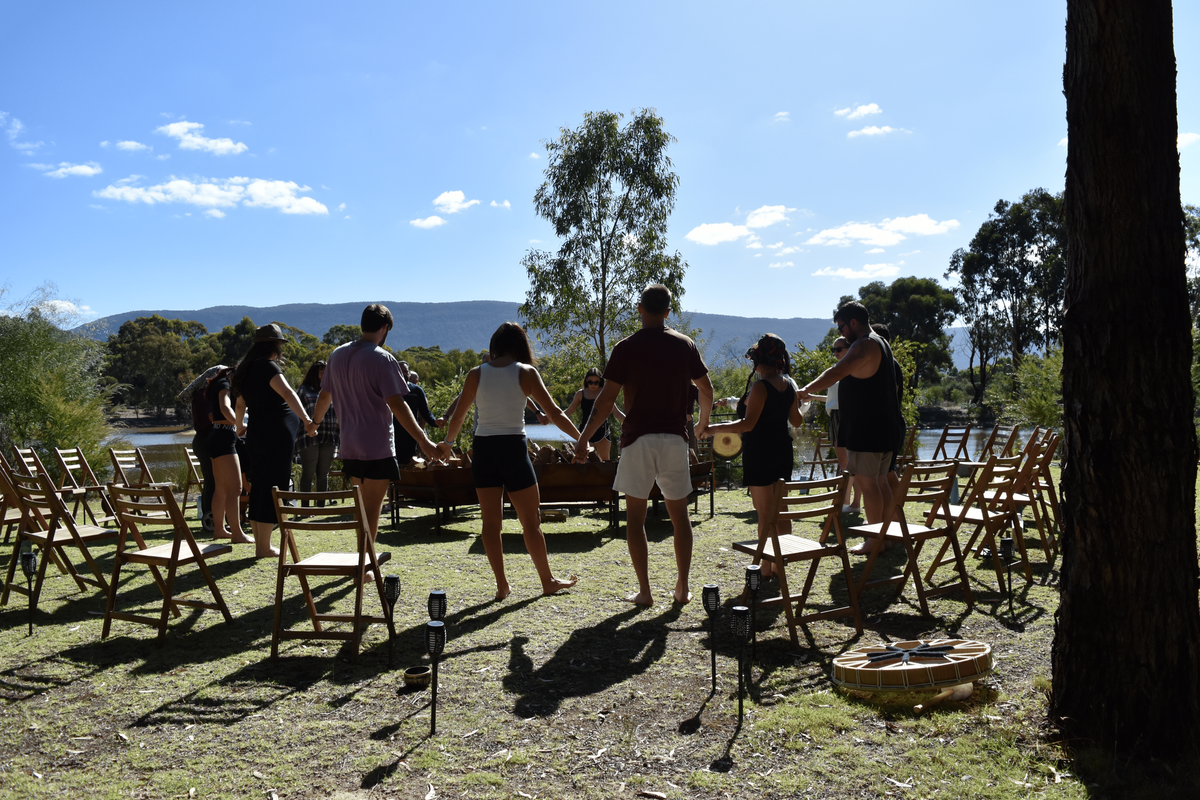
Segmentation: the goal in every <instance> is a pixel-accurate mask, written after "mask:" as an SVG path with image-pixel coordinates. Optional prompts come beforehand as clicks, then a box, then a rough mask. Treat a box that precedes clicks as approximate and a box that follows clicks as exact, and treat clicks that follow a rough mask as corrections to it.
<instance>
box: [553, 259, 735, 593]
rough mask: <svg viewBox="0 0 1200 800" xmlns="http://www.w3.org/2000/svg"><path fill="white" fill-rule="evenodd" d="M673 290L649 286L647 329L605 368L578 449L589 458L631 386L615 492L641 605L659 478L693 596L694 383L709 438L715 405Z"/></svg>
mask: <svg viewBox="0 0 1200 800" xmlns="http://www.w3.org/2000/svg"><path fill="white" fill-rule="evenodd" d="M670 313H671V290H670V289H668V288H667V287H666V286H663V285H662V284H657V283H655V284H651V285H649V286H647V287H646V288H645V289H643V290H642V296H641V300H640V302H639V303H638V315H639V316H640V317H641V322H642V328H641V330H639V331H638V332H637V333H634V334H633V335H632V336H628V337H626V338H624V339H622V340H621V341H619V342H617V344H616V346H615V347H613V351H612V355H611V356H610V357H609V359H608V366H606V367H605V368H604V388H603V390H602V391H601V392H600V397H598V398H597V399H596V405H595V406H594V407H593V408H592V414H591V418H590V419H589V420H588V422H587V425H586V426H584V429H583V433H582V434H580V437H579V441H578V443H577V445H576V447H575V460H576V461H577V462H582V461H584V460H585V459H586V458H587V440H588V439H589V438H591V437H592V436H593V435H594V434H595V433H596V431H597V430H599V429H600V426H601V425H602V424H603V423H604V422H606V421H607V420H608V415H609V414H611V413H612V409H613V405H614V403H615V402H616V399H617V394H618V393H619V392H621V391H624V392H625V424H624V425H623V426H622V428H621V458H620V460H619V461H618V462H617V477H616V480H615V481H614V482H613V490H614V491H617V492H623V493H624V494H625V523H626V524H625V539H626V543H627V544H628V546H629V560H630V561H631V562H633V571H634V574H635V575H636V576H637V582H638V590H637V592H636V593H634V594H631V595H629V596H628V597H626V598H625V599H626V600H627V601H628V602H630V603H633V604H634V605H639V606H649V605H653V604H654V595H653V594H652V593H651V590H650V563H649V562H650V554H649V550H650V546H649V543H648V542H647V540H646V506H647V500H648V499H649V497H650V491H651V490H652V489H653V488H654V484H655V483H657V484H658V486H659V489H661V490H662V495H663V499H664V500H665V501H666V506H667V513H668V514H669V515H670V516H671V525H672V527H673V528H674V539H675V567H676V577H675V592H674V595H673V596H674V598H675V602H676V603H687V602H689V601H690V600H691V599H692V592H691V589H690V587H689V576H690V574H691V570H692V521H691V519H690V518H689V517H688V508H687V498H688V495H689V494H691V492H692V473H691V468H690V466H689V464H688V430H687V410H688V403H689V400H690V397H689V394H690V393H689V391H688V387H689V386H691V385H692V383H695V384H696V387H697V388H698V389H699V390H700V422H699V423H698V424H697V425H696V436H697V437H703V436H704V431H705V429H706V428H707V427H708V417H709V414H710V412H711V411H712V397H713V388H712V381H710V380H709V378H708V367H706V366H705V365H704V359H702V358H701V357H700V351H698V350H697V349H696V345H695V343H694V342H693V341H692V340H691V339H689V338H688V337H686V336H684V335H683V334H681V333H678V332H677V331H673V330H671V329H670V328H668V327H667V316H668V315H670Z"/></svg>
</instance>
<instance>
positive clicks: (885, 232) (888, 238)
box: [805, 214, 958, 247]
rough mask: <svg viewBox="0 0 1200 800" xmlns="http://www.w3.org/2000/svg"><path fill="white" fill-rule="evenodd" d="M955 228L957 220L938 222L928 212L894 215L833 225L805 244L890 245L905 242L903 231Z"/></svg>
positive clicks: (914, 232) (918, 233) (929, 232)
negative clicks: (905, 215)
mask: <svg viewBox="0 0 1200 800" xmlns="http://www.w3.org/2000/svg"><path fill="white" fill-rule="evenodd" d="M957 227H958V220H956V219H948V220H945V221H943V222H938V221H936V220H934V219H930V217H929V215H928V214H914V215H913V216H911V217H895V218H893V219H885V220H884V221H883V222H880V223H870V222H847V223H846V224H845V225H840V226H838V227H836V228H827V229H825V230H823V231H821V232H820V233H818V234H816V235H815V236H813V237H812V238H810V239H808V240H807V241H806V242H805V244H827V245H837V246H839V247H848V246H849V245H851V244H853V243H854V242H859V243H861V244H865V245H868V246H871V247H890V246H891V245H894V244H899V243H900V242H902V241H904V239H905V238H906V237H905V234H911V235H914V236H932V235H934V234H938V233H946V232H947V231H951V230H954V229H955V228H957Z"/></svg>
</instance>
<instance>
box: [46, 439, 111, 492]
mask: <svg viewBox="0 0 1200 800" xmlns="http://www.w3.org/2000/svg"><path fill="white" fill-rule="evenodd" d="M54 457H55V459H57V460H58V468H59V470H60V471H61V472H62V476H61V477H60V478H59V483H58V486H59V488H60V489H61V488H62V487H63V486H70V487H71V488H72V489H78V488H79V487H80V486H99V485H100V481H99V480H97V479H96V473H94V472H92V467H91V465H90V464H88V462H87V459H86V458H85V457H84V455H83V450H82V449H81V448H78V447H72V448H71V449H69V450H62V449H59V448H57V447H56V448H54Z"/></svg>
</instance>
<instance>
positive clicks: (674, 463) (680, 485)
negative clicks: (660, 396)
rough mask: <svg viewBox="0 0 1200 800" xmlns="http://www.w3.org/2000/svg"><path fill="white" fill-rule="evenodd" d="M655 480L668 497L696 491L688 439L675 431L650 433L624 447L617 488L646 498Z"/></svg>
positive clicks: (632, 495)
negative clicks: (689, 457)
mask: <svg viewBox="0 0 1200 800" xmlns="http://www.w3.org/2000/svg"><path fill="white" fill-rule="evenodd" d="M655 482H657V483H658V488H659V489H661V490H662V494H663V497H664V498H666V499H667V500H682V499H683V498H685V497H687V496H688V495H689V494H691V493H692V470H691V467H690V466H689V464H688V443H687V439H684V438H683V437H682V436H679V435H678V434H674V433H646V434H642V435H641V436H639V437H638V438H636V439H634V441H633V444H631V445H629V446H628V447H623V448H621V458H620V460H619V461H617V478H616V480H615V481H614V482H613V489H614V490H615V491H618V492H623V493H624V494H627V495H629V496H630V497H636V498H638V499H639V500H645V499H646V498H648V497H649V496H650V490H651V489H653V488H654V484H655Z"/></svg>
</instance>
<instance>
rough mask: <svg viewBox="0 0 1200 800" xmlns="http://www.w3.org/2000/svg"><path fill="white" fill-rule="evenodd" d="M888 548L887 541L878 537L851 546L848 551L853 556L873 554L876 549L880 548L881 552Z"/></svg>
mask: <svg viewBox="0 0 1200 800" xmlns="http://www.w3.org/2000/svg"><path fill="white" fill-rule="evenodd" d="M880 545H882V546H880ZM887 548H888V545H887V542H881V541H880V540H878V539H876V540H875V541H871V540H870V539H868V540H867V541H865V542H863V543H862V544H860V545H857V546H855V547H851V548H850V549H849V550H847V551H846V552H847V553H849V554H850V555H852V556H869V555H871V553H872V552H874V551H876V550H878V551H879V552H880V553H882V552H883V551H884V550H887Z"/></svg>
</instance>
